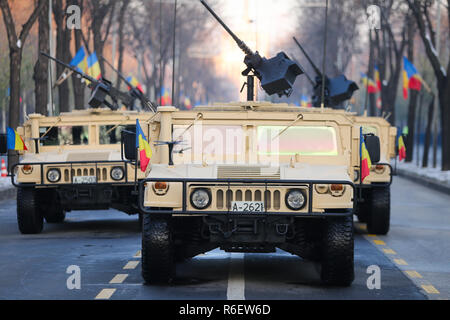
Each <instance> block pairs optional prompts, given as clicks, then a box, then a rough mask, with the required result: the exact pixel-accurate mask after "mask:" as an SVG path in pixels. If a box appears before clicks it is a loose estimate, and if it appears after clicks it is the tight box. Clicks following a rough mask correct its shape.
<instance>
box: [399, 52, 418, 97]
mask: <svg viewBox="0 0 450 320" xmlns="http://www.w3.org/2000/svg"><path fill="white" fill-rule="evenodd" d="M408 89H411V90H417V91H420V90H421V89H422V77H421V76H420V75H419V73H418V72H417V69H416V67H414V65H413V64H412V63H411V61H409V60H408V59H407V58H406V57H403V98H404V99H405V100H406V99H408Z"/></svg>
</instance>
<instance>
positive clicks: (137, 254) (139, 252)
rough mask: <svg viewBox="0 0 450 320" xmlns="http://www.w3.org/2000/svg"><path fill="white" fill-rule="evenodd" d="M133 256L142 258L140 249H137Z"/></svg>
mask: <svg viewBox="0 0 450 320" xmlns="http://www.w3.org/2000/svg"><path fill="white" fill-rule="evenodd" d="M133 258H142V253H141V250H139V251H138V252H136V254H135V255H134V256H133Z"/></svg>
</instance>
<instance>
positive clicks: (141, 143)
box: [136, 119, 152, 172]
mask: <svg viewBox="0 0 450 320" xmlns="http://www.w3.org/2000/svg"><path fill="white" fill-rule="evenodd" d="M136 148H137V149H138V150H139V160H140V162H141V171H142V172H145V171H146V170H147V167H148V164H149V163H150V159H151V158H152V149H151V148H150V145H149V143H148V141H147V138H145V134H144V131H142V128H141V125H140V124H139V119H136Z"/></svg>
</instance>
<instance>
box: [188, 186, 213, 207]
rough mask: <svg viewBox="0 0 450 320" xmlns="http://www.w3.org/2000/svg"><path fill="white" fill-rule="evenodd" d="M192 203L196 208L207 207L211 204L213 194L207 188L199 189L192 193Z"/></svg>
mask: <svg viewBox="0 0 450 320" xmlns="http://www.w3.org/2000/svg"><path fill="white" fill-rule="evenodd" d="M191 204H192V206H193V207H194V208H196V209H199V210H203V209H206V208H207V207H209V205H210V204H211V194H210V193H209V191H208V190H206V189H197V190H195V191H194V192H192V194H191Z"/></svg>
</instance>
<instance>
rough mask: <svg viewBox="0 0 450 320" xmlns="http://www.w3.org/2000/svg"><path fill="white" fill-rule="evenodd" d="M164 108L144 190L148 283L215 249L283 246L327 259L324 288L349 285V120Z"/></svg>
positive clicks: (291, 112) (238, 109)
mask: <svg viewBox="0 0 450 320" xmlns="http://www.w3.org/2000/svg"><path fill="white" fill-rule="evenodd" d="M158 111H159V112H158V113H157V115H156V116H155V118H154V121H153V122H152V123H151V125H150V126H151V130H150V131H151V133H152V135H151V140H152V141H153V142H155V141H158V142H157V144H156V146H155V151H154V154H153V158H152V164H151V169H150V172H149V175H148V178H147V179H145V180H142V181H141V182H140V184H139V204H140V206H141V210H142V211H143V212H144V217H143V233H142V275H143V278H144V279H145V281H146V282H149V283H158V282H167V281H170V279H172V278H173V276H174V272H175V271H174V270H175V268H174V265H175V261H176V260H178V259H185V258H190V257H194V256H196V255H198V254H200V253H203V252H207V251H209V250H212V249H214V248H217V247H220V248H221V249H223V250H225V251H227V252H274V251H275V248H277V247H278V248H281V249H283V250H286V251H288V252H291V253H293V254H296V255H299V256H301V257H304V258H307V259H313V260H317V261H320V262H321V264H322V271H321V278H322V280H323V282H324V283H327V284H333V285H350V284H351V283H352V281H353V278H354V265H353V224H352V221H353V216H352V215H353V212H352V211H353V208H354V205H355V203H354V197H355V189H354V185H353V175H354V168H355V167H357V166H358V165H359V153H358V152H355V151H354V150H358V146H359V140H360V134H359V130H358V129H357V128H356V127H355V126H354V124H353V122H352V121H351V119H350V118H349V117H347V116H346V115H345V114H331V113H312V112H305V113H303V112H301V111H300V110H299V108H298V107H291V106H288V105H285V104H278V105H277V104H270V103H258V102H243V103H235V104H217V105H214V106H209V107H197V108H195V109H194V110H192V111H179V110H177V109H176V108H174V107H160V108H159V109H158ZM172 147H173V152H170V148H172ZM128 148H130V149H131V148H133V146H132V145H131V144H130V145H128V146H127V145H125V149H128Z"/></svg>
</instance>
